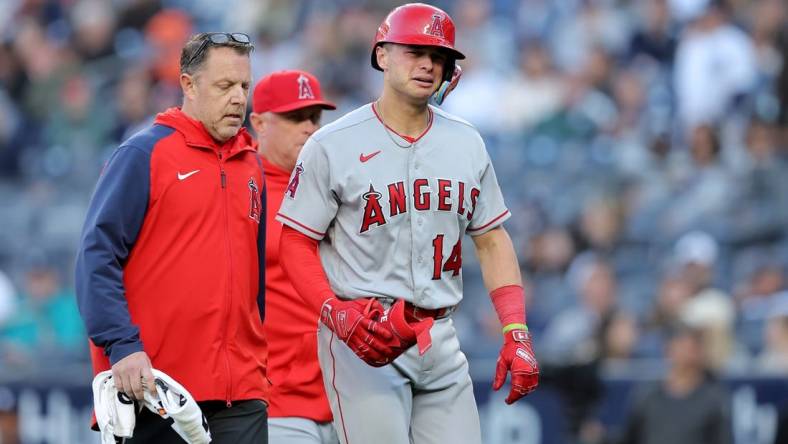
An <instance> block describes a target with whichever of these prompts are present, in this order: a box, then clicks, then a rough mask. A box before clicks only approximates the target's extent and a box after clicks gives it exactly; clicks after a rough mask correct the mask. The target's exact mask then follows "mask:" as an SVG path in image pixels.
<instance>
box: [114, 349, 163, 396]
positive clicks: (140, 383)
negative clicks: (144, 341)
mask: <svg viewBox="0 0 788 444" xmlns="http://www.w3.org/2000/svg"><path fill="white" fill-rule="evenodd" d="M112 380H113V381H115V388H116V389H118V391H119V392H123V393H125V394H126V395H128V396H129V397H131V398H132V399H136V400H142V399H144V396H145V393H144V390H146V389H147V390H148V392H150V393H156V386H155V385H154V382H153V372H151V363H150V359H149V358H148V355H147V354H146V353H145V352H143V351H139V352H135V353H132V354H130V355H128V356H126V357H125V358H123V359H121V360H120V361H118V362H116V363H115V365H113V366H112Z"/></svg>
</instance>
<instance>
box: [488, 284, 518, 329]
mask: <svg viewBox="0 0 788 444" xmlns="http://www.w3.org/2000/svg"><path fill="white" fill-rule="evenodd" d="M490 299H492V303H493V306H495V312H496V313H498V319H499V320H500V321H501V325H502V326H504V327H506V326H507V325H509V324H525V293H524V292H523V287H521V286H519V285H506V286H503V287H499V288H496V289H495V290H493V291H492V292H491V293H490Z"/></svg>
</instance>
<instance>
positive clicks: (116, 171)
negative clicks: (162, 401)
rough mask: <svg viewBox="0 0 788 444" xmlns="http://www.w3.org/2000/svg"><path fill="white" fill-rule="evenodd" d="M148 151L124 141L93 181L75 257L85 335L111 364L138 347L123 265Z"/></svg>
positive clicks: (141, 210) (139, 214)
mask: <svg viewBox="0 0 788 444" xmlns="http://www.w3.org/2000/svg"><path fill="white" fill-rule="evenodd" d="M150 158H151V150H150V149H148V150H146V149H143V148H140V147H137V146H132V145H123V146H121V147H120V148H118V149H117V150H116V151H115V153H113V155H112V157H111V158H110V160H109V161H108V162H107V165H106V166H105V168H104V171H103V172H102V175H101V178H100V179H99V181H98V184H97V185H96V190H95V192H94V194H93V198H92V199H91V201H90V206H89V207H88V214H87V217H86V219H85V226H84V227H83V229H82V236H81V239H80V245H79V250H78V252H77V260H76V276H75V283H76V292H77V301H78V304H79V311H80V313H81V315H82V319H83V320H84V322H85V326H86V329H87V332H88V336H89V337H90V339H91V340H92V341H93V343H94V344H96V345H97V346H99V347H103V348H104V353H105V354H107V355H108V356H109V358H110V362H111V363H112V364H113V365H114V364H115V363H116V362H118V361H119V360H121V359H123V358H124V357H126V356H128V355H129V354H131V353H134V352H138V351H141V350H142V349H143V347H142V341H141V340H140V334H139V328H138V327H137V326H136V325H134V324H132V322H131V316H130V315H129V310H128V305H127V303H126V291H125V287H124V284H123V267H124V265H125V263H126V260H127V259H128V257H129V253H130V251H131V248H132V247H133V245H134V242H135V241H136V239H137V235H138V234H139V232H140V229H141V227H142V223H143V220H144V219H145V213H146V211H147V206H148V193H149V189H150Z"/></svg>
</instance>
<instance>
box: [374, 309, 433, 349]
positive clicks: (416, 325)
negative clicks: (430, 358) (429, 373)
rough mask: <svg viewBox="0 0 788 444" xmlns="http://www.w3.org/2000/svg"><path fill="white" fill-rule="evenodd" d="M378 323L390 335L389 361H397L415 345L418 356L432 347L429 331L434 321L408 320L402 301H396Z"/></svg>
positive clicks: (427, 319) (430, 319)
mask: <svg viewBox="0 0 788 444" xmlns="http://www.w3.org/2000/svg"><path fill="white" fill-rule="evenodd" d="M380 321H381V322H380V323H381V325H382V326H383V328H385V329H386V330H388V331H390V332H391V333H392V339H391V340H390V341H389V345H390V346H391V350H392V354H391V355H389V356H387V358H388V359H389V361H393V360H395V359H397V357H399V355H401V354H402V353H405V351H406V350H407V349H409V348H411V347H413V346H414V345H416V344H418V346H419V355H424V353H426V352H427V350H428V349H429V348H430V347H431V346H432V340H431V339H430V329H431V328H432V325H433V322H434V320H433V319H432V318H426V319H422V320H416V319H409V318H408V316H407V315H406V314H405V301H404V300H403V299H398V300H397V301H396V302H395V303H394V304H393V305H392V306H391V308H390V309H389V311H388V313H386V314H385V316H384V317H382V318H381V320H380Z"/></svg>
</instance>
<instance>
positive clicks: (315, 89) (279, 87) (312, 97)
mask: <svg viewBox="0 0 788 444" xmlns="http://www.w3.org/2000/svg"><path fill="white" fill-rule="evenodd" d="M314 105H318V106H321V107H323V109H337V106H336V105H334V104H333V103H331V102H329V101H327V100H324V99H323V96H322V94H321V93H320V82H318V81H317V78H316V77H315V76H313V75H312V74H310V73H308V72H306V71H298V70H289V71H278V72H275V73H273V74H269V75H267V76H265V77H263V78H262V80H260V81H259V82H258V83H257V86H255V87H254V95H253V96H252V111H253V112H255V113H264V112H268V111H270V112H274V113H286V112H288V111H293V110H296V109H301V108H306V107H307V106H314Z"/></svg>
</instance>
